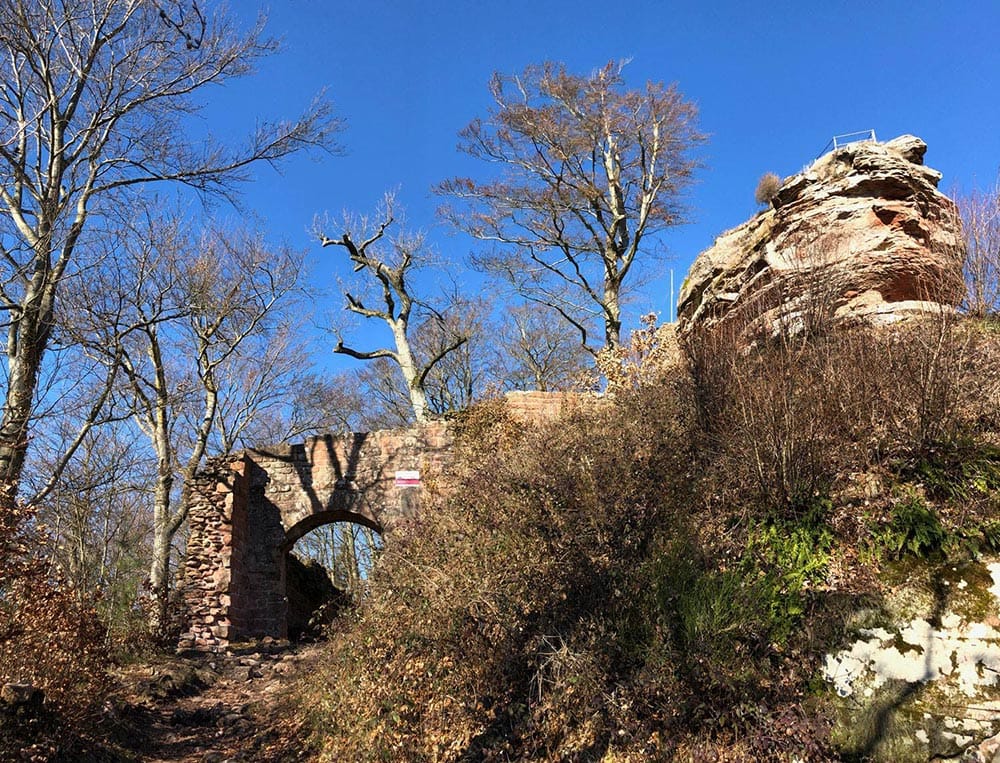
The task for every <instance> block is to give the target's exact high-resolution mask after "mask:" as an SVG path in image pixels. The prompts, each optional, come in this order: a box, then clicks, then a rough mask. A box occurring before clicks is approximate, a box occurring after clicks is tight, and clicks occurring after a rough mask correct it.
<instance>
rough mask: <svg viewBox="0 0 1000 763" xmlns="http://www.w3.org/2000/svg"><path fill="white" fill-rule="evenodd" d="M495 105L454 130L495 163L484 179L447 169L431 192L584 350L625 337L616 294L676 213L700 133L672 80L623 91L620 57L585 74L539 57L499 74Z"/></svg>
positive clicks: (493, 263)
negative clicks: (595, 330)
mask: <svg viewBox="0 0 1000 763" xmlns="http://www.w3.org/2000/svg"><path fill="white" fill-rule="evenodd" d="M490 92H491V94H492V95H493V98H494V100H495V102H496V108H495V109H494V111H493V112H492V113H491V114H490V115H489V117H488V118H487V119H485V120H483V119H476V120H474V121H473V122H472V123H471V124H469V126H468V127H466V128H465V129H464V130H463V131H462V132H461V138H462V149H463V150H464V151H465V152H467V153H469V154H470V155H472V156H474V157H476V158H478V159H482V160H484V161H487V162H490V163H492V164H495V165H497V166H498V167H499V173H498V175H497V176H496V177H494V178H492V179H490V180H487V181H485V182H479V181H477V180H474V179H472V178H453V179H451V180H447V181H445V182H444V183H442V184H441V185H440V186H439V188H438V190H439V192H440V193H443V194H445V195H448V196H452V197H454V198H456V199H457V200H459V202H460V204H459V206H457V207H451V208H446V209H445V210H444V213H445V215H446V217H447V218H448V219H449V220H450V221H451V222H452V223H453V224H454V225H456V226H457V227H458V228H460V229H461V230H465V231H467V232H468V233H470V234H472V235H473V236H475V237H476V238H478V239H481V240H483V241H486V242H488V243H490V244H492V245H494V249H493V250H492V251H490V252H487V253H486V254H484V255H482V256H481V257H480V258H479V262H480V263H481V264H482V265H483V267H485V268H486V269H488V270H489V271H491V272H494V273H497V274H499V275H500V276H502V277H503V278H505V279H506V280H508V281H509V282H510V283H511V284H512V285H513V286H514V288H515V289H516V290H517V291H518V292H519V293H521V294H522V295H523V296H524V297H526V298H528V299H530V300H532V301H535V302H539V303H541V304H543V305H546V306H548V307H549V308H550V309H553V310H556V311H557V312H558V313H559V314H560V315H561V316H562V317H563V318H564V319H565V320H566V321H568V322H569V324H570V325H571V326H573V327H574V328H575V329H576V331H577V332H578V334H579V336H580V340H581V343H582V344H583V345H584V346H585V347H588V349H590V350H591V351H592V352H596V351H597V350H598V349H599V347H594V346H593V344H592V342H591V340H590V336H589V335H590V333H591V330H592V329H591V322H592V321H597V322H598V323H599V324H600V325H602V326H603V329H604V344H605V345H608V346H617V345H618V344H619V343H620V340H621V323H622V321H621V300H622V296H623V289H624V288H625V286H626V282H627V281H629V280H630V279H631V280H634V274H633V270H634V269H636V263H637V262H638V261H639V259H640V255H642V257H644V258H648V256H649V255H650V254H651V253H652V251H653V247H652V246H650V244H651V243H652V241H651V240H648V241H647V239H649V238H650V237H651V236H653V235H654V234H656V233H657V232H659V231H662V230H663V229H665V228H667V227H669V226H672V225H677V224H679V223H681V222H683V221H684V214H683V209H682V207H681V205H680V194H681V192H682V191H683V190H684V188H685V186H687V185H688V184H689V183H690V181H691V176H692V172H693V171H694V169H695V168H696V166H697V162H696V161H695V160H694V159H693V158H691V156H690V152H691V151H692V149H693V148H694V147H695V146H697V145H698V144H699V143H700V142H701V141H702V140H703V136H702V135H701V134H700V133H699V132H698V131H697V130H696V128H695V118H696V109H695V107H694V105H693V104H691V103H689V102H687V101H685V100H684V99H683V98H682V96H681V94H680V93H679V92H678V91H677V89H676V88H675V87H674V86H673V85H671V86H664V85H663V84H661V83H654V82H649V83H647V84H646V87H645V88H644V89H642V90H626V89H625V82H624V79H623V77H622V65H621V64H615V63H609V64H608V65H607V66H605V67H604V68H602V69H600V70H598V71H596V72H594V73H593V74H591V75H590V76H586V77H584V76H579V75H575V74H570V73H568V72H567V71H566V69H565V67H564V66H563V65H561V64H554V63H544V64H542V65H540V66H532V67H529V68H527V69H526V70H525V71H524V73H523V74H522V75H519V76H503V75H500V74H495V75H494V76H493V79H492V81H491V83H490Z"/></svg>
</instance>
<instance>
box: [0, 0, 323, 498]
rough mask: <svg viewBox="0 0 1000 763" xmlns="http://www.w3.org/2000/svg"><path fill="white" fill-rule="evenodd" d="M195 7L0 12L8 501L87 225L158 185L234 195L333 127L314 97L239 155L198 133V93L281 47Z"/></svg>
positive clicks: (128, 0)
mask: <svg viewBox="0 0 1000 763" xmlns="http://www.w3.org/2000/svg"><path fill="white" fill-rule="evenodd" d="M196 7H197V6H196V5H194V4H192V5H190V6H184V5H183V4H181V3H180V2H170V3H160V4H159V5H157V4H156V3H153V2H148V0H10V1H9V2H5V3H3V4H2V6H0V57H2V61H3V63H2V64H0V66H2V67H3V76H2V81H3V83H4V84H3V85H2V87H0V210H2V212H3V217H4V220H3V225H2V228H0V310H2V311H3V312H4V314H5V316H6V321H5V324H4V328H5V329H6V333H7V342H6V348H5V349H6V358H5V360H6V363H7V366H8V385H7V389H6V391H5V398H4V405H3V414H2V419H0V501H2V508H4V509H9V508H10V507H12V505H13V502H14V500H15V499H16V495H17V492H18V489H19V485H20V481H21V472H22V469H23V466H24V459H25V453H26V451H27V447H28V429H29V423H30V420H31V415H32V406H33V402H34V398H35V393H36V389H37V382H38V376H39V371H40V369H41V367H42V364H43V361H44V358H45V355H46V351H47V349H48V347H49V341H50V338H51V336H52V331H53V326H54V314H55V308H56V302H57V299H58V298H59V294H60V289H61V286H60V285H61V283H62V281H63V279H64V277H65V276H66V275H67V273H68V268H69V265H70V263H71V262H73V261H74V260H75V259H76V258H77V257H78V256H79V255H80V254H81V253H82V252H83V251H85V249H86V247H87V244H88V237H87V232H88V231H89V232H90V233H91V234H92V235H96V233H97V231H98V229H99V226H96V225H94V224H92V219H93V218H95V217H96V218H100V217H101V216H102V215H103V213H104V212H105V211H106V210H107V209H108V208H109V206H110V205H112V204H114V203H119V204H120V203H121V202H122V200H123V194H126V193H127V192H128V191H130V190H134V189H137V188H140V187H142V186H144V185H146V184H149V183H152V182H159V181H175V182H179V183H183V184H186V185H188V186H190V187H192V188H194V189H196V190H197V191H200V192H204V193H209V194H212V193H215V194H221V195H223V196H228V195H230V193H231V190H232V188H233V183H234V182H236V181H240V180H243V179H245V178H246V177H247V175H246V170H247V168H248V166H249V165H250V164H252V163H254V162H256V161H268V162H273V161H277V160H280V159H281V158H283V157H285V156H287V155H288V154H289V153H291V152H294V151H296V150H298V149H300V148H303V147H306V146H312V145H325V144H327V143H328V141H329V137H330V135H331V134H332V130H333V129H334V128H335V127H336V123H335V122H334V121H333V120H332V119H331V118H330V115H329V112H328V109H327V107H326V106H325V105H324V104H322V103H321V102H317V103H316V104H314V105H313V106H312V107H311V108H310V109H309V111H308V112H307V113H306V114H305V115H304V116H303V117H302V118H300V119H298V120H296V121H293V122H281V123H276V124H267V123H262V124H260V125H259V126H258V128H257V130H256V131H255V133H254V134H253V135H252V136H251V138H250V140H249V142H248V144H247V145H246V146H245V147H243V148H242V149H239V150H236V151H230V150H226V149H225V148H223V147H221V146H217V145H213V144H212V143H211V141H206V140H193V139H189V137H188V134H187V133H186V131H185V125H184V122H183V120H184V118H185V117H186V116H188V115H190V114H192V113H194V112H196V111H197V109H198V104H197V102H196V101H195V100H194V98H195V96H196V95H197V94H200V93H199V91H201V90H202V89H203V88H205V86H207V85H211V84H217V83H222V82H225V81H226V80H228V79H230V78H232V77H238V76H243V75H246V74H248V73H250V71H251V70H252V68H253V66H254V64H255V63H256V62H257V61H258V60H259V59H261V58H262V57H263V56H266V55H267V54H268V53H270V52H272V51H273V50H274V49H275V46H274V43H273V42H271V41H269V40H267V39H265V38H264V37H263V36H262V29H261V26H260V25H258V26H256V27H255V28H253V29H251V30H250V31H249V32H247V33H245V34H244V33H242V32H238V31H236V29H235V28H234V27H233V25H232V24H231V22H230V21H228V20H227V18H226V17H225V16H223V15H221V14H220V15H216V16H214V17H212V18H207V17H204V16H203V15H202V14H201V13H200V11H198V12H195V11H194V9H196ZM185 8H186V9H187V12H188V15H187V16H186V17H182V16H181V15H179V14H180V13H181V12H183V11H184V10H185ZM168 10H169V13H168ZM192 25H194V26H192ZM192 29H194V31H193V32H192V31H191V30H192Z"/></svg>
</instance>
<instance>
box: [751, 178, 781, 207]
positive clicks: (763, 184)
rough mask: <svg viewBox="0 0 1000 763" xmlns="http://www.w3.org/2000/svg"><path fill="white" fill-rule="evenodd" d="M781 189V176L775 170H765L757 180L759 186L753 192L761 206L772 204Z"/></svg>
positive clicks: (755, 199)
mask: <svg viewBox="0 0 1000 763" xmlns="http://www.w3.org/2000/svg"><path fill="white" fill-rule="evenodd" d="M780 190H781V178H780V177H778V176H777V175H775V174H774V173H773V172H765V173H764V174H763V175H761V176H760V180H758V181H757V188H756V190H754V192H753V198H754V201H756V202H757V203H758V204H760V205H761V206H763V205H765V204H770V203H771V202H772V201H774V197H775V196H777V195H778V191H780Z"/></svg>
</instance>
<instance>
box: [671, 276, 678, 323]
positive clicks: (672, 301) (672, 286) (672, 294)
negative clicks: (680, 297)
mask: <svg viewBox="0 0 1000 763" xmlns="http://www.w3.org/2000/svg"><path fill="white" fill-rule="evenodd" d="M676 319H677V316H676V315H674V269H673V268H670V322H671V323H673V322H674V321H675V320H676Z"/></svg>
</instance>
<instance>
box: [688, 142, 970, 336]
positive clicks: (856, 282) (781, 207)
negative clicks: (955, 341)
mask: <svg viewBox="0 0 1000 763" xmlns="http://www.w3.org/2000/svg"><path fill="white" fill-rule="evenodd" d="M926 150H927V145H926V144H925V143H924V142H923V141H922V140H920V139H919V138H916V137H914V136H912V135H904V136H902V137H899V138H896V139H895V140H892V141H889V142H887V143H876V142H874V141H865V142H859V143H852V144H849V145H846V146H843V147H841V148H838V149H836V150H834V151H832V152H830V153H828V154H826V155H824V156H822V157H820V158H819V159H817V160H816V162H814V163H813V164H812V165H811V166H809V167H808V168H807V169H805V170H804V171H803V172H802V173H800V174H798V175H794V176H792V177H790V178H786V179H785V180H784V181H783V182H782V184H781V187H780V189H779V190H778V192H777V194H776V195H775V197H774V198H773V200H772V201H771V205H770V207H769V208H768V209H767V210H765V211H763V212H761V213H759V214H757V215H756V216H755V217H753V218H752V219H751V220H749V221H747V222H745V223H744V224H743V225H740V226H739V227H737V228H734V229H733V230H730V231H728V232H726V233H724V234H723V235H721V236H720V237H719V238H718V239H716V241H715V244H714V245H713V246H712V247H711V248H710V249H707V250H706V251H704V252H702V253H701V254H700V255H699V256H698V257H697V259H696V260H695V262H694V264H693V265H692V267H691V271H690V272H689V273H688V276H687V278H686V279H685V281H684V284H683V286H682V287H681V294H680V300H679V304H678V316H679V325H680V331H681V333H682V334H689V333H690V332H692V331H695V330H698V329H701V328H712V327H718V326H721V325H724V324H725V325H728V326H731V327H733V328H734V330H736V331H737V332H739V334H741V335H743V336H745V337H746V339H747V340H748V341H752V340H753V339H756V338H759V337H763V336H768V335H776V334H778V333H781V332H789V333H802V332H804V331H805V332H808V331H811V330H813V329H814V328H816V327H817V325H820V324H821V325H830V323H831V321H832V322H851V321H858V320H866V321H869V322H872V323H876V324H885V323H892V322H895V321H898V320H901V319H903V318H905V317H907V316H911V315H913V314H924V313H926V312H927V311H939V310H941V309H942V307H944V308H945V309H951V308H952V307H954V306H955V305H957V304H958V303H959V301H960V300H961V299H962V296H963V294H964V288H963V285H962V277H961V267H962V256H963V244H962V237H961V227H960V222H959V218H958V214H957V211H956V208H955V204H954V203H953V202H952V201H951V200H950V199H949V198H948V197H946V196H945V195H944V194H942V193H941V192H940V191H938V190H937V184H938V182H939V181H940V179H941V174H940V173H939V172H937V171H936V170H933V169H931V168H929V167H925V166H924V165H923V157H924V152H925V151H926Z"/></svg>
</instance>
